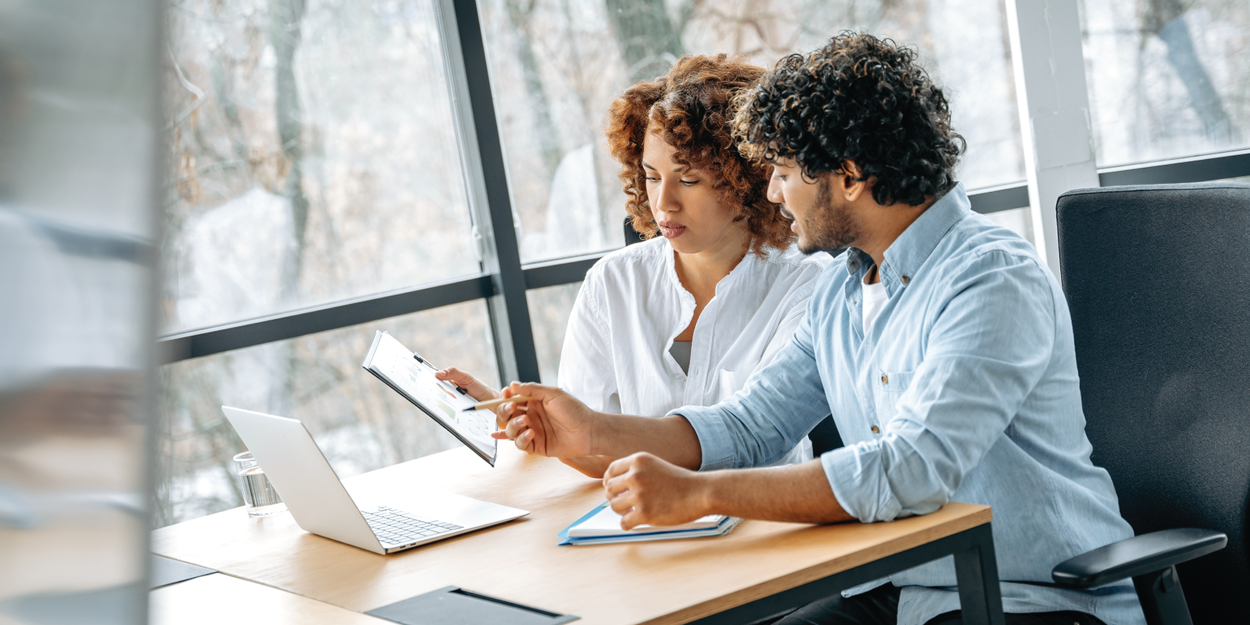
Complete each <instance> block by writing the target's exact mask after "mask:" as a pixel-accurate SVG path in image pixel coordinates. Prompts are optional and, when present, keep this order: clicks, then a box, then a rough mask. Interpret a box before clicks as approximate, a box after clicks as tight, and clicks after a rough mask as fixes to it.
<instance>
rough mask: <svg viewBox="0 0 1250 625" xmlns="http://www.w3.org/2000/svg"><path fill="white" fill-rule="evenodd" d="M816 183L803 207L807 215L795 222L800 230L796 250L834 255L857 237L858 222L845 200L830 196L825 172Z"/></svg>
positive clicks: (829, 183)
mask: <svg viewBox="0 0 1250 625" xmlns="http://www.w3.org/2000/svg"><path fill="white" fill-rule="evenodd" d="M819 185H820V186H819V187H818V188H817V189H816V201H815V202H814V205H813V206H812V207H811V208H810V209H808V211H807V214H808V215H809V218H808V219H806V220H804V222H803V223H801V224H799V229H800V230H802V231H803V236H801V237H800V238H799V251H800V252H803V253H804V254H814V253H816V252H828V253H829V255H830V256H837V255H838V254H841V253H842V252H844V251H846V248H848V247H850V246H851V243H853V242H855V240H856V239H858V238H859V223H857V222H856V221H855V219H854V218H853V217H851V212H850V211H849V210H847V207H846V204H839V203H837V202H836V201H835V200H834V198H833V193H832V192H831V190H830V187H831V186H832V183H831V182H830V177H829V176H821V178H820V182H819Z"/></svg>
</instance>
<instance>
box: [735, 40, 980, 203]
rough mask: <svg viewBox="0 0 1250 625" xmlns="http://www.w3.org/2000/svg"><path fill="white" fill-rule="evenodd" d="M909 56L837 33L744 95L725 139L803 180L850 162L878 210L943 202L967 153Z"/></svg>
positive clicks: (905, 50)
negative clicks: (788, 165) (789, 167)
mask: <svg viewBox="0 0 1250 625" xmlns="http://www.w3.org/2000/svg"><path fill="white" fill-rule="evenodd" d="M917 56H918V55H917V53H916V51H915V50H914V49H912V48H909V47H905V46H900V45H898V44H896V43H894V42H893V41H892V40H889V39H885V40H881V39H877V38H876V37H873V36H872V35H868V34H862V33H853V32H843V33H840V34H839V35H837V36H836V37H834V38H833V39H831V40H830V41H829V43H828V44H827V45H825V47H823V48H821V49H819V50H816V51H814V52H812V53H811V54H809V55H806V56H804V55H801V54H792V55H790V56H787V57H785V58H783V59H781V60H780V61H778V62H777V67H776V68H775V69H773V70H772V71H770V72H768V73H767V74H766V75H765V76H764V77H763V78H762V79H761V80H760V81H759V82H758V83H757V84H756V85H755V86H754V88H752V89H749V90H747V91H744V92H743V93H742V95H741V96H739V100H738V102H737V114H736V115H735V117H734V121H733V132H734V135H735V136H736V137H737V138H738V139H739V141H740V147H741V149H742V151H743V153H744V154H746V155H747V156H748V157H750V158H753V159H756V160H761V161H765V162H776V160H777V159H779V158H793V159H794V160H795V161H796V162H797V163H798V165H799V167H800V169H801V171H802V172H803V175H804V176H805V177H807V178H809V179H813V178H816V177H817V176H818V175H820V174H824V173H829V172H841V171H842V168H843V165H844V164H845V163H846V162H847V161H853V162H854V163H855V165H857V166H858V167H859V169H860V178H858V180H859V181H864V180H868V179H869V178H876V183H875V184H874V185H873V187H872V197H873V200H875V201H876V202H877V203H878V204H882V205H889V204H893V203H895V202H902V203H904V204H907V205H910V206H917V205H919V204H922V203H924V201H925V197H926V196H934V197H942V195H944V194H945V193H946V192H947V191H949V190H950V189H951V188H952V187H954V186H955V164H956V162H958V160H959V155H960V154H962V153H963V151H964V149H965V148H966V147H967V143H966V142H965V141H964V138H963V137H961V136H960V135H959V134H957V133H955V131H954V130H953V129H952V128H951V114H950V108H949V106H948V105H947V101H946V97H945V96H944V95H943V94H942V90H941V89H940V88H938V87H937V86H936V85H934V84H933V81H932V80H930V79H929V75H928V73H926V72H925V70H924V69H923V68H921V67H920V66H919V65H918V64H917Z"/></svg>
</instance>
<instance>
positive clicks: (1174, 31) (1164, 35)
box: [1142, 0, 1241, 143]
mask: <svg viewBox="0 0 1250 625" xmlns="http://www.w3.org/2000/svg"><path fill="white" fill-rule="evenodd" d="M1190 8H1191V7H1190V2H1188V1H1186V0H1146V2H1145V3H1144V6H1143V7H1142V28H1143V29H1144V30H1145V31H1146V32H1147V33H1150V34H1153V35H1155V36H1157V37H1159V39H1161V40H1162V41H1163V43H1165V44H1167V47H1168V62H1169V63H1171V64H1172V67H1173V68H1175V69H1176V73H1177V75H1179V76H1180V79H1181V82H1183V83H1184V84H1185V90H1186V91H1187V92H1188V93H1189V103H1190V106H1192V107H1193V109H1194V112H1195V113H1197V114H1198V119H1200V120H1202V128H1203V131H1204V132H1205V133H1206V135H1207V138H1208V139H1211V140H1212V141H1216V142H1219V143H1225V142H1227V143H1235V142H1238V141H1240V140H1241V133H1240V132H1239V131H1238V129H1237V127H1236V126H1235V125H1234V124H1233V121H1232V119H1230V118H1229V116H1228V113H1227V112H1226V111H1225V110H1224V104H1223V103H1222V102H1221V101H1220V94H1219V93H1217V92H1216V91H1215V86H1214V85H1212V84H1211V76H1210V74H1209V73H1208V72H1207V69H1206V67H1204V66H1203V65H1202V60H1201V59H1199V58H1198V51H1197V50H1196V49H1195V48H1194V39H1193V35H1192V34H1191V33H1190V32H1189V26H1188V25H1187V24H1186V23H1185V12H1186V11H1188V10H1189V9H1190ZM1145 42H1146V38H1144V37H1143V38H1142V43H1143V44H1144V43H1145Z"/></svg>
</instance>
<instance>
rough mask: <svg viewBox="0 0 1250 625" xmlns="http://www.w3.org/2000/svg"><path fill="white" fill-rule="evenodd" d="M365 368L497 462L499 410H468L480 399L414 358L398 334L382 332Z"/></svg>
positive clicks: (374, 340) (474, 449) (489, 459)
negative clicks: (496, 432) (436, 374)
mask: <svg viewBox="0 0 1250 625" xmlns="http://www.w3.org/2000/svg"><path fill="white" fill-rule="evenodd" d="M364 368H365V369H367V370H369V372H370V373H373V374H374V375H376V376H377V377H378V378H380V379H381V380H382V381H383V382H386V383H387V384H388V385H389V386H390V387H391V388H393V389H395V390H396V391H397V392H399V394H400V395H403V396H404V397H405V398H407V399H408V401H410V402H412V403H414V404H416V405H417V407H418V408H420V409H421V410H422V411H424V412H425V413H426V414H428V415H429V416H430V417H432V418H433V419H434V420H435V421H437V422H438V423H439V424H441V425H442V426H443V427H445V428H447V430H448V431H450V432H451V433H452V434H454V435H455V436H456V438H458V439H460V441H461V442H462V443H464V444H466V445H468V446H469V448H470V449H473V451H475V452H477V454H478V455H480V456H482V457H483V458H484V459H486V461H487V462H490V463H491V464H494V460H495V450H496V448H495V439H493V438H491V437H490V433H491V432H494V431H495V413H494V412H492V411H490V410H465V409H466V408H471V407H472V406H473V405H474V404H475V403H477V402H476V401H474V399H473V398H472V397H469V396H468V395H466V394H464V392H463V391H461V390H460V389H457V388H456V386H455V385H453V384H451V383H450V382H445V381H443V380H439V379H438V378H436V377H434V372H435V371H437V369H435V368H434V367H433V366H432V365H430V364H429V363H428V362H426V361H424V360H418V359H417V358H415V357H414V353H413V351H412V350H410V349H408V348H406V347H404V346H403V344H401V343H400V342H399V341H397V340H396V339H395V337H393V336H391V335H390V334H388V333H386V332H378V333H377V335H376V336H374V339H373V347H371V348H370V349H369V355H368V356H367V357H366V358H365V362H364Z"/></svg>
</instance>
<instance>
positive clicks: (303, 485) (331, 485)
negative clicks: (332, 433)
mask: <svg viewBox="0 0 1250 625" xmlns="http://www.w3.org/2000/svg"><path fill="white" fill-rule="evenodd" d="M221 409H222V411H223V412H225V413H226V419H228V420H229V421H230V425H233V426H234V429H235V431H237V432H238V433H239V438H242V439H243V443H244V444H245V445H247V448H248V449H249V450H250V451H251V452H252V454H254V455H255V456H256V460H257V462H259V463H260V466H261V467H264V470H265V473H266V474H267V475H268V476H269V479H270V481H272V482H273V486H274V488H275V489H276V490H277V491H278V495H280V496H281V497H282V501H284V502H286V506H287V509H289V510H290V511H291V516H293V517H295V522H296V523H298V524H299V526H300V527H301V528H302V529H303V530H304V531H307V532H312V533H313V534H319V535H321V536H325V537H326V538H332V539H334V540H337V541H339V542H344V543H347V544H349V545H352V546H355V547H360V548H361V549H366V550H368V551H372V552H374V553H385V550H384V549H383V548H382V543H381V542H379V541H378V539H377V537H376V536H374V534H373V530H372V529H370V528H369V524H368V523H367V522H365V519H364V517H363V516H361V514H360V510H359V509H358V508H357V506H356V502H355V501H353V500H352V497H351V495H349V494H348V493H347V489H346V488H344V487H343V483H342V482H341V481H339V477H338V475H337V474H335V473H334V469H333V468H332V467H330V463H329V462H327V461H326V458H325V455H323V454H322V453H321V449H320V448H319V447H317V443H316V442H314V441H313V438H312V435H311V434H309V433H308V430H307V429H306V428H305V427H304V424H303V423H301V422H299V421H298V420H297V419H288V418H285V417H277V416H274V415H267V414H263V413H259V412H252V411H250V410H240V409H238V408H231V407H229V406H222V407H221Z"/></svg>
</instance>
